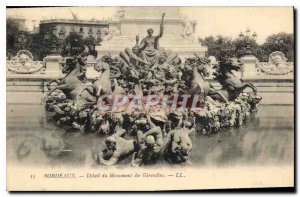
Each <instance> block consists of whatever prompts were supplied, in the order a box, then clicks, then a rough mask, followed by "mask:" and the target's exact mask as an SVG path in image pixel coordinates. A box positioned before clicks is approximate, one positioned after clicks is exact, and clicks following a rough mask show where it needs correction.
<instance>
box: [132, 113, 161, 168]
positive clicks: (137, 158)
mask: <svg viewBox="0 0 300 197" xmlns="http://www.w3.org/2000/svg"><path fill="white" fill-rule="evenodd" d="M146 117H147V122H148V124H149V126H150V129H149V130H148V131H147V132H145V133H143V131H141V130H138V131H137V142H138V144H139V146H140V149H139V151H138V152H136V153H134V156H133V158H132V162H131V165H132V166H139V165H141V164H150V163H155V162H156V161H157V159H158V157H159V156H160V153H161V151H162V146H163V133H162V130H161V128H160V127H159V126H156V125H155V124H154V123H153V122H152V121H151V119H150V116H149V114H147V115H146Z"/></svg>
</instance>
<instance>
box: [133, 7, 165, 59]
mask: <svg viewBox="0 0 300 197" xmlns="http://www.w3.org/2000/svg"><path fill="white" fill-rule="evenodd" d="M164 17H165V13H163V14H162V19H161V24H160V32H159V34H158V35H157V36H153V29H148V30H147V33H148V36H146V37H145V38H144V39H143V40H142V41H141V43H140V44H139V45H138V48H139V50H140V57H141V58H142V59H143V60H146V61H147V62H150V63H151V65H154V64H155V62H156V61H157V59H158V55H159V51H158V48H159V39H160V38H161V37H162V35H163V32H164V30H163V22H164Z"/></svg>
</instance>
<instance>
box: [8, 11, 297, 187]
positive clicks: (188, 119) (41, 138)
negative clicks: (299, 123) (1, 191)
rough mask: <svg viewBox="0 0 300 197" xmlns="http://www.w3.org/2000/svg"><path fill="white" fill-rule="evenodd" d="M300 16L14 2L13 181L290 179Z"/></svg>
mask: <svg viewBox="0 0 300 197" xmlns="http://www.w3.org/2000/svg"><path fill="white" fill-rule="evenodd" d="M294 14H295V10H294V7H288V6H285V7H284V6H281V7H230V6H229V7H228V6H227V7H200V6H181V7H180V6H98V7H97V6H89V7H83V6H81V7H80V6H77V7H73V6H72V7H9V6H7V7H6V71H5V72H6V182H7V190H8V191H177V190H180V191H182V190H215V189H249V188H251V189H262V188H265V189H267V188H269V189H270V188H286V189H293V188H294V187H295V185H294V183H295V180H294V173H295V169H294V168H295V165H294V164H295V147H296V146H295V114H294V112H295V111H294V110H295V103H294V98H295V93H294V90H295V83H294V82H295V81H294V78H295V76H296V74H295V72H294V71H295V69H294V64H295V49H294V48H295V40H294V38H295V35H294ZM3 53H4V52H3Z"/></svg>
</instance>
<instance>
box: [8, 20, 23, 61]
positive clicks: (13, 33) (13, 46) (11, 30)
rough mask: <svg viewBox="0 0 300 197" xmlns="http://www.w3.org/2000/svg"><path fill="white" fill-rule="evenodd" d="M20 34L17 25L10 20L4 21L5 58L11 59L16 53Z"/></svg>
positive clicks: (14, 21)
mask: <svg viewBox="0 0 300 197" xmlns="http://www.w3.org/2000/svg"><path fill="white" fill-rule="evenodd" d="M19 34H20V26H19V23H18V22H17V21H16V20H14V19H12V18H7V19H6V56H7V57H11V56H12V55H15V54H16V53H17V52H18V48H17V44H18V37H19Z"/></svg>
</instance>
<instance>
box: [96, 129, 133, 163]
mask: <svg viewBox="0 0 300 197" xmlns="http://www.w3.org/2000/svg"><path fill="white" fill-rule="evenodd" d="M125 133H126V131H125V130H124V129H120V130H119V131H118V132H117V133H115V134H113V135H112V136H110V137H108V138H107V139H106V140H105V145H106V148H105V149H104V150H101V151H100V153H99V154H98V155H97V160H98V162H99V163H101V164H104V165H107V166H111V165H114V164H116V163H117V162H118V161H119V160H121V159H125V158H126V157H128V156H130V155H131V154H133V153H134V152H136V151H137V150H138V145H137V143H136V141H135V140H126V139H124V138H123V137H122V136H123V135H124V134H125Z"/></svg>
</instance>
